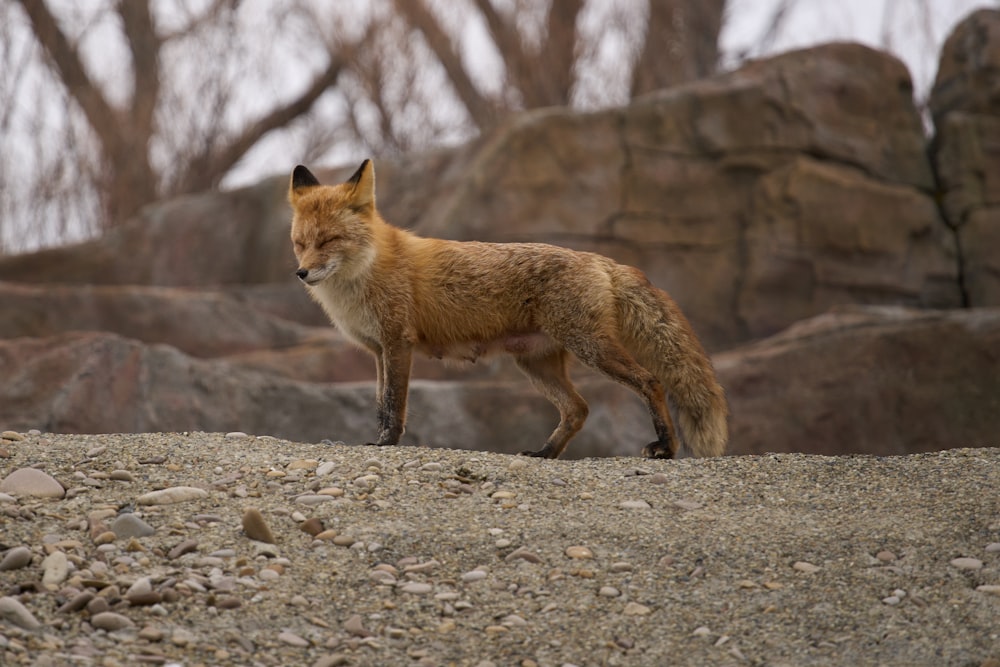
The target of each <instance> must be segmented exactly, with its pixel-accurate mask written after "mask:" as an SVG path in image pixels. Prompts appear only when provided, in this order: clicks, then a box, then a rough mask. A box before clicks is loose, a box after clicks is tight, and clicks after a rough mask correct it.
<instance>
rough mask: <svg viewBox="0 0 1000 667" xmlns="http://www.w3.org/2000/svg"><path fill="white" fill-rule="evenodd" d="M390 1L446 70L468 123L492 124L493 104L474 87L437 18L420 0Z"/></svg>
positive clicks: (493, 116)
mask: <svg viewBox="0 0 1000 667" xmlns="http://www.w3.org/2000/svg"><path fill="white" fill-rule="evenodd" d="M394 3H395V6H396V8H397V10H398V11H399V12H400V13H401V14H403V15H404V16H405V17H406V19H407V21H409V23H410V25H412V26H413V27H414V28H416V29H417V30H418V31H419V32H420V33H421V34H422V35H423V36H424V40H425V41H426V42H427V45H428V46H429V47H430V49H431V51H433V52H434V55H435V56H436V57H437V59H438V61H439V62H440V63H441V66H442V67H444V69H445V71H446V72H447V73H448V79H449V80H450V81H451V83H452V85H453V86H454V87H455V92H456V93H458V97H459V99H460V100H461V101H462V104H463V105H465V108H466V110H467V111H468V112H469V116H471V118H472V122H473V123H475V124H476V126H477V127H479V128H480V129H484V128H486V127H490V126H491V125H493V124H494V123H495V122H496V120H497V109H496V106H495V105H494V104H492V103H491V102H490V101H489V100H488V99H486V98H485V97H484V96H483V95H482V93H480V92H479V90H478V89H477V88H476V85H475V84H474V83H473V81H472V78H471V77H470V76H469V73H468V72H467V71H466V69H465V66H464V65H463V64H462V59H461V57H460V56H459V54H458V53H457V52H456V51H455V47H454V45H453V44H452V41H451V38H450V37H448V35H447V33H445V31H444V29H443V28H442V27H441V25H440V24H439V23H438V21H437V19H435V18H434V16H433V15H432V14H431V13H430V12H429V11H428V10H427V7H426V6H425V5H424V3H423V0H394Z"/></svg>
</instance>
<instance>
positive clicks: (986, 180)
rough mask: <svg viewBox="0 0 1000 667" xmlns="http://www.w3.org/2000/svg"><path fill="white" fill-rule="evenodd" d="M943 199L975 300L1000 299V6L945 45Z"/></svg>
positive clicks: (938, 155) (939, 130) (940, 87)
mask: <svg viewBox="0 0 1000 667" xmlns="http://www.w3.org/2000/svg"><path fill="white" fill-rule="evenodd" d="M930 109H931V113H932V114H933V117H934V127H935V129H936V135H935V139H934V144H933V152H932V154H933V156H934V164H935V167H936V169H937V174H938V179H939V187H940V189H941V201H942V207H943V210H944V213H945V216H946V218H947V220H948V223H949V224H950V225H951V226H952V227H953V228H954V229H955V230H956V232H957V234H958V239H959V244H960V247H961V250H962V252H961V260H962V261H961V271H962V284H963V287H964V290H965V294H966V300H967V303H968V304H969V305H973V306H981V305H995V304H998V303H1000V10H995V9H993V10H991V9H982V10H979V11H977V12H975V13H973V14H972V15H971V16H969V17H968V18H967V19H965V20H964V21H962V22H961V23H960V24H959V25H958V26H957V27H956V28H955V31H954V32H953V33H952V34H951V36H950V37H949V38H948V40H947V41H946V42H945V45H944V48H943V50H942V52H941V64H940V67H939V69H938V74H937V78H936V80H935V82H934V88H933V90H932V91H931V96H930Z"/></svg>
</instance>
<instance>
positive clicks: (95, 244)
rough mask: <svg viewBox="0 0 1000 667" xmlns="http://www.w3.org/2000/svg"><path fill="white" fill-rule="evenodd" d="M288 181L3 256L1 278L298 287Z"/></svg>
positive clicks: (187, 203)
mask: <svg viewBox="0 0 1000 667" xmlns="http://www.w3.org/2000/svg"><path fill="white" fill-rule="evenodd" d="M286 188H287V180H286V178H284V177H275V178H269V179H266V180H264V181H261V182H260V183H258V184H256V185H253V186H250V187H245V188H240V189H237V190H230V191H222V192H215V191H211V192H204V193H201V194H196V195H190V196H186V197H179V198H177V199H170V200H167V201H163V202H158V203H155V204H151V205H149V206H147V207H145V208H144V209H142V211H140V213H139V214H138V215H137V216H136V217H135V218H133V219H132V220H129V221H127V222H125V223H124V224H122V225H121V226H119V227H116V228H114V229H112V230H110V231H108V232H107V233H106V234H105V235H104V236H102V237H100V238H98V239H94V240H92V241H87V242H85V243H80V244H77V245H72V246H64V247H59V248H49V249H46V250H41V251H38V252H34V253H28V254H25V255H15V256H11V257H3V258H0V280H11V281H24V282H34V283H71V284H81V283H87V284H94V285H122V284H131V285H167V286H181V287H193V286H199V287H206V286H209V287H215V286H219V285H230V284H244V283H266V282H280V281H291V280H292V278H293V273H294V271H295V257H294V255H293V254H292V249H291V243H290V242H289V240H288V230H289V219H290V215H291V214H290V213H289V209H288V205H287V203H286V202H285V191H286Z"/></svg>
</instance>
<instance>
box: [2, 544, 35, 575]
mask: <svg viewBox="0 0 1000 667" xmlns="http://www.w3.org/2000/svg"><path fill="white" fill-rule="evenodd" d="M30 562H31V549H29V548H28V547H26V546H19V547H14V548H13V549H8V550H7V553H5V554H4V556H3V560H0V572H3V571H4V570H19V569H21V568H22V567H24V566H26V565H27V564H28V563H30Z"/></svg>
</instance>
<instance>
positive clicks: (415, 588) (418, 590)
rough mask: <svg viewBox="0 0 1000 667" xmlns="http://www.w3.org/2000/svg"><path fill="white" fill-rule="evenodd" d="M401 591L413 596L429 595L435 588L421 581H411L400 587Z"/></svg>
mask: <svg viewBox="0 0 1000 667" xmlns="http://www.w3.org/2000/svg"><path fill="white" fill-rule="evenodd" d="M399 590H401V591H403V592H404V593H411V594H413V595H427V594H428V593H430V592H431V591H433V590H434V587H433V586H431V585H430V584H426V583H423V582H421V581H411V582H410V583H408V584H403V585H402V586H400V588H399Z"/></svg>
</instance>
